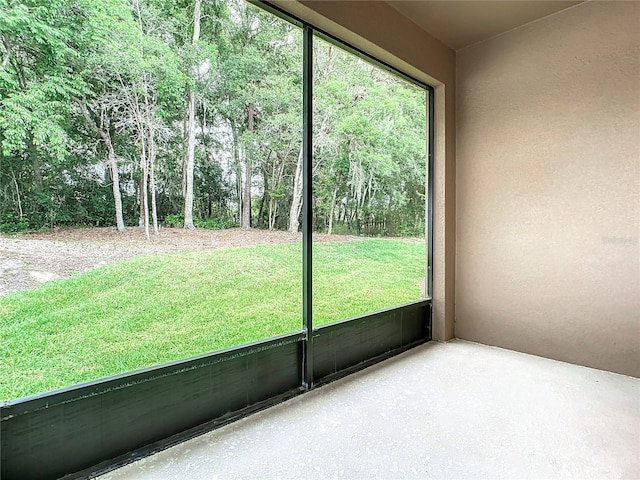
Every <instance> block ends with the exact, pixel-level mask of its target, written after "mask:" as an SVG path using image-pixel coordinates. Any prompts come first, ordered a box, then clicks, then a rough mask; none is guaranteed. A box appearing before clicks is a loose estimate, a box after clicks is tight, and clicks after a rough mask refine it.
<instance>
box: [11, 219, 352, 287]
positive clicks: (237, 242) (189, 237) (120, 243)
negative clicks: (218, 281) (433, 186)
mask: <svg viewBox="0 0 640 480" xmlns="http://www.w3.org/2000/svg"><path fill="white" fill-rule="evenodd" d="M314 238H315V239H316V240H320V241H328V240H343V241H344V240H354V239H358V238H360V237H354V236H342V235H331V236H329V235H315V236H314ZM301 239H302V236H301V234H293V233H288V232H280V231H268V230H242V229H239V228H232V229H228V230H203V229H198V230H195V231H185V230H182V229H179V228H163V229H161V231H160V235H158V236H155V235H151V238H150V240H148V241H147V240H146V239H145V237H144V232H143V231H142V229H139V228H132V227H130V228H128V229H127V232H126V233H119V232H118V231H117V230H116V229H115V228H73V229H55V230H53V231H51V232H45V233H29V234H24V235H15V236H8V235H0V295H2V294H5V293H7V292H11V291H14V290H22V289H26V288H35V287H37V286H39V285H41V284H42V283H43V282H46V281H49V280H52V279H54V278H62V277H68V276H70V275H73V274H74V273H77V272H82V271H85V270H89V269H91V268H95V267H98V266H100V265H105V264H107V263H110V262H114V261H116V260H120V259H123V258H130V257H134V256H136V255H143V254H146V255H148V254H155V253H166V252H178V251H189V250H209V249H212V248H227V247H237V246H243V245H258V244H267V243H285V242H295V241H301Z"/></svg>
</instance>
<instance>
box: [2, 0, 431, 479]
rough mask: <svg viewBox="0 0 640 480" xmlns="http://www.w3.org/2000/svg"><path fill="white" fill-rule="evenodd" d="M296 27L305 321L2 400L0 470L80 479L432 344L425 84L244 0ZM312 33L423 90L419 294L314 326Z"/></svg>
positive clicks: (266, 7) (283, 14)
mask: <svg viewBox="0 0 640 480" xmlns="http://www.w3.org/2000/svg"><path fill="white" fill-rule="evenodd" d="M247 1H248V3H251V4H253V5H256V6H258V7H259V8H261V9H263V10H266V11H267V12H269V13H271V14H274V15H276V16H278V17H279V18H281V19H283V20H285V21H288V22H290V23H292V24H294V25H296V26H298V27H300V28H302V30H303V42H304V44H303V72H304V75H303V79H304V81H303V118H304V120H303V207H302V216H303V218H302V232H303V262H302V263H303V270H302V280H303V282H302V283H303V292H302V301H303V319H302V320H303V324H302V328H301V330H299V331H296V332H293V333H289V334H285V335H280V336H278V337H274V338H269V339H264V340H260V341H256V342H253V343H250V344H247V345H241V346H237V347H232V348H228V349H225V350H220V351H215V352H209V353H205V354H202V355H198V356H195V357H191V358H185V359H181V360H177V361H174V362H169V363H165V364H162V365H157V366H154V367H150V368H145V369H141V370H136V371H133V372H127V373H123V374H119V375H114V376H111V377H105V378H101V379H98V380H94V381H90V382H85V383H82V384H78V385H73V386H70V387H65V388H62V389H58V390H53V391H49V392H45V393H41V394H36V395H31V396H28V397H23V398H19V399H14V400H9V401H5V402H3V403H2V404H1V405H0V428H1V433H0V440H1V441H2V446H1V448H0V454H1V458H0V465H1V471H0V476H2V477H3V478H7V479H9V478H40V477H43V476H44V477H53V476H55V477H58V476H64V475H68V477H67V478H78V477H81V476H85V475H89V474H91V475H94V474H97V473H104V472H107V471H109V470H113V469H114V468H117V467H119V466H122V465H124V464H126V463H129V462H131V461H133V460H135V459H137V458H141V457H143V456H146V455H149V454H152V453H155V452H157V451H159V450H162V449H165V448H167V447H169V446H172V445H175V444H177V443H180V442H182V441H185V440H187V439H189V438H192V437H194V436H197V435H200V434H202V433H204V432H206V431H209V430H211V429H213V428H217V427H219V426H222V425H225V424H227V423H229V422H232V421H234V420H236V419H239V418H242V417H244V416H247V415H249V414H251V413H253V412H255V411H258V410H262V409H264V408H267V407H269V406H271V405H274V404H277V403H280V402H282V401H284V400H286V399H288V398H291V397H293V396H296V395H299V394H302V393H304V392H307V391H309V390H312V389H313V388H315V387H317V386H319V385H322V384H325V383H327V382H330V381H333V380H335V379H337V378H341V377H343V376H345V375H348V374H350V373H353V372H355V371H358V370H361V369H363V368H366V367H368V366H370V365H372V364H375V363H377V362H379V361H382V360H384V359H387V358H389V357H391V356H394V355H397V354H399V353H402V352H404V351H406V350H408V349H410V348H413V347H415V346H418V345H421V344H423V343H425V342H428V341H430V340H431V332H432V321H431V318H432V294H433V201H434V198H433V193H434V192H433V191H434V157H433V152H434V133H433V131H434V122H433V119H434V89H433V87H431V86H429V85H426V84H425V83H423V82H420V81H418V80H416V79H415V78H413V77H411V76H409V75H407V74H405V73H403V72H401V71H399V70H398V69H396V68H394V67H393V66H391V65H388V64H387V63H384V62H382V61H380V60H377V59H375V58H374V57H372V56H371V55H369V54H367V53H366V52H363V51H362V50H359V49H358V48H356V47H353V46H351V45H349V44H347V43H345V42H343V41H341V40H339V39H338V38H336V37H335V36H333V35H331V34H329V33H327V32H325V31H322V30H321V29H317V28H315V27H314V26H312V25H311V24H309V23H307V22H304V21H302V20H300V19H298V18H295V17H293V16H291V15H290V14H288V13H286V12H284V11H283V10H281V9H279V8H277V7H275V6H273V5H271V4H269V3H266V2H261V1H258V0H247ZM314 36H317V37H319V38H321V39H322V40H324V41H327V42H330V43H332V44H333V45H335V46H336V47H338V48H340V49H343V50H346V51H347V52H349V53H351V54H353V55H356V56H358V57H360V58H362V59H363V60H365V61H367V62H369V63H372V64H374V65H376V66H378V67H380V68H382V69H384V70H386V71H389V72H391V73H392V74H394V75H396V76H398V77H400V78H402V79H403V80H405V81H408V82H410V83H412V84H414V85H416V86H418V87H419V88H422V89H424V90H425V94H426V102H427V131H426V132H425V139H426V141H427V158H426V165H427V169H426V170H427V171H426V185H425V189H426V200H425V201H426V208H425V212H426V238H425V243H426V248H425V250H426V262H425V267H426V279H427V280H426V285H427V289H426V290H427V291H426V298H424V299H421V300H418V301H415V302H411V303H408V304H405V305H400V306H396V307H393V308H389V309H384V310H381V311H377V312H373V313H369V314H365V315H361V316H358V317H354V318H349V319H345V320H341V321H338V322H333V323H330V324H327V325H322V326H320V327H315V326H314V325H313V315H312V301H311V300H312V289H313V285H312V259H313V243H312V237H313V234H312V222H311V221H310V219H311V213H312V212H311V205H312V202H311V198H312V194H313V192H312V189H313V179H312V175H311V168H310V165H311V155H312V145H313V134H312V130H313V129H312V121H313V85H312V80H313V38H314Z"/></svg>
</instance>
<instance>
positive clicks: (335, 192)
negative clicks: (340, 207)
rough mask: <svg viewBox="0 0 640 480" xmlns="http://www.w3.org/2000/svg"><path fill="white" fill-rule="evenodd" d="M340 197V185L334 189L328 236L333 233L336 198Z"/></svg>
mask: <svg viewBox="0 0 640 480" xmlns="http://www.w3.org/2000/svg"><path fill="white" fill-rule="evenodd" d="M337 195H338V185H337V183H336V186H335V187H333V196H332V197H331V210H329V229H328V230H327V234H328V235H331V232H332V231H333V212H334V211H335V208H336V196H337Z"/></svg>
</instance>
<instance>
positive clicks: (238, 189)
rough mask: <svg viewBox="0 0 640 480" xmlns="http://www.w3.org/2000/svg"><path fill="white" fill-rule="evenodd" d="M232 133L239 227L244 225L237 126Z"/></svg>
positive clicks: (232, 128)
mask: <svg viewBox="0 0 640 480" xmlns="http://www.w3.org/2000/svg"><path fill="white" fill-rule="evenodd" d="M231 133H232V134H233V161H234V163H235V164H234V166H233V168H234V170H235V174H236V194H237V195H238V225H242V165H241V164H240V157H241V155H240V139H239V138H238V129H237V128H236V126H235V125H233V124H232V125H231Z"/></svg>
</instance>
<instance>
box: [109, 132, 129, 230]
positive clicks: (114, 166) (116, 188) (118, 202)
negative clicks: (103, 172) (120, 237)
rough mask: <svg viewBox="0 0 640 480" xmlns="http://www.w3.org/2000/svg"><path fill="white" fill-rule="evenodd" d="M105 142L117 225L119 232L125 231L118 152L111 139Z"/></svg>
mask: <svg viewBox="0 0 640 480" xmlns="http://www.w3.org/2000/svg"><path fill="white" fill-rule="evenodd" d="M105 144H106V146H107V163H108V165H109V171H110V172H111V184H112V187H113V202H114V204H115V207H116V225H117V226H118V231H119V232H125V231H126V230H127V229H126V227H125V226H124V220H123V218H122V197H121V196H120V175H119V174H118V162H117V161H116V154H115V151H114V150H113V145H112V144H111V139H110V138H109V141H108V142H106V141H105Z"/></svg>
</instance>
